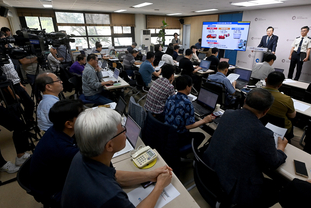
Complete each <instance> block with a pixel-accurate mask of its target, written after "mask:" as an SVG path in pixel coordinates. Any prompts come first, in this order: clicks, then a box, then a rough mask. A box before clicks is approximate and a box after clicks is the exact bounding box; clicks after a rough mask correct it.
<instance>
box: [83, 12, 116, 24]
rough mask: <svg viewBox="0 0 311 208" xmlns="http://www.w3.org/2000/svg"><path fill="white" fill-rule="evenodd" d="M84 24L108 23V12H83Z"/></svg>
mask: <svg viewBox="0 0 311 208" xmlns="http://www.w3.org/2000/svg"><path fill="white" fill-rule="evenodd" d="M85 20H86V24H103V25H109V24H110V17H109V14H88V13H86V14H85Z"/></svg>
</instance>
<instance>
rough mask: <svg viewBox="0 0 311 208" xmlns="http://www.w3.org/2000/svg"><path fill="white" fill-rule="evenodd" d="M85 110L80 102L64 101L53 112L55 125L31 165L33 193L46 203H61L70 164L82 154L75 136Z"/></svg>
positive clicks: (44, 137) (54, 106)
mask: <svg viewBox="0 0 311 208" xmlns="http://www.w3.org/2000/svg"><path fill="white" fill-rule="evenodd" d="M82 110H83V103H82V102H81V101H80V100H67V99H65V100H61V101H59V102H57V103H55V105H53V107H52V108H51V110H50V113H49V118H50V120H51V121H52V123H53V127H51V128H50V129H49V130H48V131H47V132H45V134H44V135H43V137H42V138H41V139H40V141H39V143H38V145H37V146H36V150H35V152H34V154H33V156H32V159H31V163H30V189H31V190H32V191H33V192H34V193H35V196H37V197H38V200H39V201H42V202H43V203H44V202H45V201H46V202H55V203H56V204H55V205H57V204H59V203H60V198H61V192H62V189H63V186H64V184H65V180H66V176H67V173H68V170H69V167H70V163H71V160H72V158H73V157H74V156H75V154H76V153H77V152H78V151H79V149H78V147H77V145H76V143H75V140H74V138H72V137H73V135H74V125H75V121H76V118H77V117H78V115H79V114H80V113H81V112H82Z"/></svg>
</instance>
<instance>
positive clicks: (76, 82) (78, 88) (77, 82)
mask: <svg viewBox="0 0 311 208" xmlns="http://www.w3.org/2000/svg"><path fill="white" fill-rule="evenodd" d="M68 82H69V83H71V84H72V86H73V87H74V88H75V93H74V99H75V100H76V99H78V98H79V99H80V100H81V101H82V102H83V104H90V105H92V106H94V105H95V104H94V102H92V101H89V100H87V99H85V97H84V94H83V93H82V77H81V76H80V75H74V76H73V77H71V78H69V79H68Z"/></svg>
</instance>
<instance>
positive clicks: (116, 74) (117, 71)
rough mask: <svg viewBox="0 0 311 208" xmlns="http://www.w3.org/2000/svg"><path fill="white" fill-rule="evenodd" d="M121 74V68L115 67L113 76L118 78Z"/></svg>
mask: <svg viewBox="0 0 311 208" xmlns="http://www.w3.org/2000/svg"><path fill="white" fill-rule="evenodd" d="M119 74H120V70H119V69H114V73H113V77H114V78H116V79H118V77H119Z"/></svg>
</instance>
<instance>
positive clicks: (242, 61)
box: [236, 5, 311, 82]
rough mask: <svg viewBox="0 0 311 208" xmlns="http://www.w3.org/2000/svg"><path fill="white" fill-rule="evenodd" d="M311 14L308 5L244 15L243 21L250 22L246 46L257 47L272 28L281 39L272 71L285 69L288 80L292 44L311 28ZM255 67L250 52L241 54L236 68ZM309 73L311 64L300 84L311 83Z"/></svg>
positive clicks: (255, 11)
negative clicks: (303, 30)
mask: <svg viewBox="0 0 311 208" xmlns="http://www.w3.org/2000/svg"><path fill="white" fill-rule="evenodd" d="M310 11H311V6H310V5H308V6H299V7H286V8H277V9H265V10H253V11H245V12H243V21H251V26H250V31H249V36H248V44H247V46H258V44H259V42H260V40H261V37H262V36H263V35H266V28H267V27H268V26H273V27H274V34H275V35H277V36H279V41H278V45H277V48H276V53H275V55H276V57H277V60H276V61H275V63H274V64H273V67H275V68H282V69H285V71H284V74H285V76H287V73H288V68H289V64H290V60H289V59H288V57H289V52H290V50H291V44H292V42H293V41H294V39H295V38H296V37H298V36H300V28H301V27H303V26H309V27H310V28H311V13H310ZM308 36H311V32H309V34H308ZM252 63H253V54H252V52H251V51H248V50H247V51H245V52H241V51H239V52H238V55H237V62H236V65H237V66H239V67H244V68H249V69H250V68H252ZM310 69H311V61H308V62H305V63H304V65H303V68H302V73H301V76H300V79H299V81H306V82H311V70H310ZM295 73H296V71H295ZM295 73H294V76H295Z"/></svg>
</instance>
